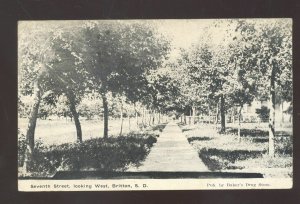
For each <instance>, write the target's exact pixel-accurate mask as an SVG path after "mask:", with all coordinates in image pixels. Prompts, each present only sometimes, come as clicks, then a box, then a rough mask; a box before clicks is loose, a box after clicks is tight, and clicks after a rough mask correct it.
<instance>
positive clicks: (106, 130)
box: [101, 93, 108, 138]
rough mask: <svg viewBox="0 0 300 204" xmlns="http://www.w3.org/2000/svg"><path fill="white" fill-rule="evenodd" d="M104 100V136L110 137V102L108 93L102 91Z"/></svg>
mask: <svg viewBox="0 0 300 204" xmlns="http://www.w3.org/2000/svg"><path fill="white" fill-rule="evenodd" d="M101 95H102V102H103V115H104V130H103V137H104V138H108V102H107V98H106V94H105V93H102V94H101Z"/></svg>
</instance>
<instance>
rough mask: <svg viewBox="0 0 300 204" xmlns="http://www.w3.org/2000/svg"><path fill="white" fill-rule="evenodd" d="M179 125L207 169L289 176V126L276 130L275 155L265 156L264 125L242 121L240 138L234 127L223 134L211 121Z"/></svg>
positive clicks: (265, 131)
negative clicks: (272, 156) (209, 122)
mask: <svg viewBox="0 0 300 204" xmlns="http://www.w3.org/2000/svg"><path fill="white" fill-rule="evenodd" d="M180 126H181V128H182V131H183V133H184V134H185V135H186V137H187V140H188V141H189V143H190V144H191V145H192V146H193V147H194V148H195V149H196V150H197V151H198V153H199V157H200V158H201V159H202V161H203V162H204V163H205V164H206V166H207V167H208V168H209V170H211V171H240V172H257V173H263V174H264V176H265V177H272V178H273V177H274V178H279V177H280V178H281V177H287V178H288V177H292V162H293V161H292V160H293V159H292V152H293V151H292V133H291V132H292V131H291V128H282V129H280V131H278V132H276V136H275V144H276V156H275V157H274V158H270V157H268V155H267V150H268V132H267V130H266V128H264V126H260V127H257V126H255V125H254V124H243V126H242V130H241V135H242V136H241V139H239V138H238V137H237V134H236V133H237V128H236V127H234V126H231V127H229V128H227V129H226V134H219V132H218V129H216V125H213V124H198V125H183V124H180ZM229 126H230V125H229ZM287 129H288V131H286V130H287Z"/></svg>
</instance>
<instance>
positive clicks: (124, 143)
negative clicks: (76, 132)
mask: <svg viewBox="0 0 300 204" xmlns="http://www.w3.org/2000/svg"><path fill="white" fill-rule="evenodd" d="M155 142H156V136H155V135H153V134H133V133H132V134H129V135H127V136H120V137H110V138H107V139H104V138H97V139H90V140H86V141H84V142H83V143H80V144H79V143H74V144H71V143H66V144H62V145H52V146H44V145H43V144H41V143H38V144H37V145H36V148H35V152H34V160H33V162H32V163H31V164H30V166H29V168H30V172H33V174H32V175H34V176H40V177H50V176H52V175H54V174H55V173H56V171H58V170H69V171H73V170H76V171H77V170H99V171H124V170H126V168H127V166H128V165H132V164H133V165H139V164H140V162H141V161H143V160H144V159H145V157H146V155H147V154H148V153H149V150H150V148H151V147H152V145H153V144H154V143H155ZM19 143H20V146H19V167H21V166H22V164H23V162H24V158H23V155H24V152H25V148H24V147H25V140H24V139H22V140H19Z"/></svg>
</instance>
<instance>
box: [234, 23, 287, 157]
mask: <svg viewBox="0 0 300 204" xmlns="http://www.w3.org/2000/svg"><path fill="white" fill-rule="evenodd" d="M291 23H292V22H291V20H289V19H276V20H272V21H265V22H264V21H262V23H260V24H258V23H253V22H251V21H246V20H243V21H239V25H238V27H237V31H238V32H239V34H240V35H241V38H242V39H243V41H244V42H246V44H247V46H246V49H247V51H248V53H249V56H248V58H247V63H251V64H252V67H253V69H254V70H255V71H256V72H257V74H259V76H260V81H259V84H260V86H261V89H262V90H268V92H269V93H268V94H267V95H268V99H269V109H270V117H269V155H270V156H274V155H275V143H274V137H275V98H276V93H275V89H276V85H277V86H281V87H282V88H284V89H286V90H287V93H288V94H287V95H288V97H287V98H291V91H288V90H292V87H291V80H292V79H291V69H292V31H291V30H292V24H291ZM283 81H287V83H284V82H283ZM266 82H268V83H266ZM283 84H285V85H283Z"/></svg>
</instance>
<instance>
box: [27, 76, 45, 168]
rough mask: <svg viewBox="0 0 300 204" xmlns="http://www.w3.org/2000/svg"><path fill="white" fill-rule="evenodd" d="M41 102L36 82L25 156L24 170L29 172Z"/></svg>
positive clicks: (36, 82)
mask: <svg viewBox="0 0 300 204" xmlns="http://www.w3.org/2000/svg"><path fill="white" fill-rule="evenodd" d="M40 102H41V88H40V86H39V82H38V80H37V81H35V82H34V103H33V106H32V109H31V115H30V118H29V123H28V127H27V131H26V150H25V156H24V166H23V168H24V170H25V171H26V172H28V171H29V163H30V162H31V161H32V160H33V154H34V133H35V127H36V121H37V118H38V112H39V107H40Z"/></svg>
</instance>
